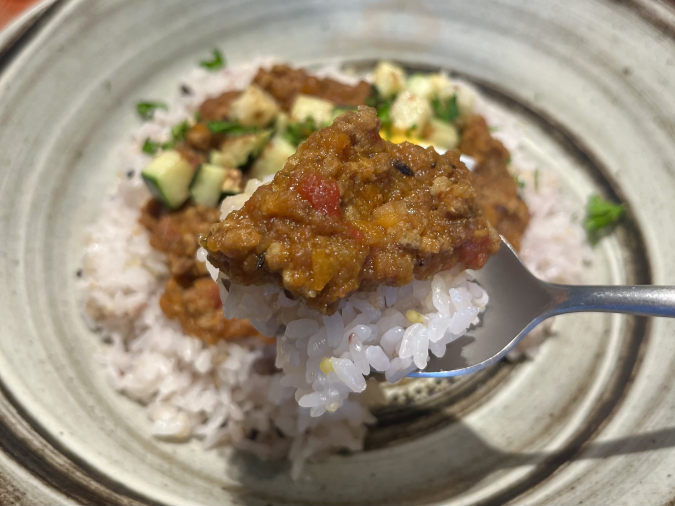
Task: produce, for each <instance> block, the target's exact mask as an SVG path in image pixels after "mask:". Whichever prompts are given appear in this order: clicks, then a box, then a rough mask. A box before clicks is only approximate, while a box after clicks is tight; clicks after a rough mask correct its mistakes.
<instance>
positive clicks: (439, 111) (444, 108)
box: [431, 95, 459, 123]
mask: <svg viewBox="0 0 675 506" xmlns="http://www.w3.org/2000/svg"><path fill="white" fill-rule="evenodd" d="M431 108H432V109H433V111H434V116H436V117H437V118H438V119H440V120H441V121H445V122H446V123H452V122H453V121H455V120H456V119H457V118H459V106H458V105H457V95H453V96H451V97H449V98H446V99H442V98H440V97H434V98H432V99H431Z"/></svg>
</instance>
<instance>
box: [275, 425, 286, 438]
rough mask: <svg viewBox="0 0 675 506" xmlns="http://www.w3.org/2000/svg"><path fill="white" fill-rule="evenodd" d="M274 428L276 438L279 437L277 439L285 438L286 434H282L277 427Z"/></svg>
mask: <svg viewBox="0 0 675 506" xmlns="http://www.w3.org/2000/svg"><path fill="white" fill-rule="evenodd" d="M275 428H276V429H277V436H279V437H281V438H285V437H286V434H284V433H283V432H281V429H280V428H279V427H275Z"/></svg>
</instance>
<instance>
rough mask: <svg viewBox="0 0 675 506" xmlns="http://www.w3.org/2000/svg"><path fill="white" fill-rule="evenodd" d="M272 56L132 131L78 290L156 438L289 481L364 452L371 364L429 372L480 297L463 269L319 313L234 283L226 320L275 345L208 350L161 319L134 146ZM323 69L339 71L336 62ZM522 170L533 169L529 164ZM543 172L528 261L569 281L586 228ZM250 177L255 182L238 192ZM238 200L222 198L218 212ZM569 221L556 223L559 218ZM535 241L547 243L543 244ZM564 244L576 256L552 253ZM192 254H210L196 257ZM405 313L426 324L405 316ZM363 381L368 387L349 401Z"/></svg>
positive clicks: (107, 366) (526, 243) (186, 84)
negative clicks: (189, 444)
mask: <svg viewBox="0 0 675 506" xmlns="http://www.w3.org/2000/svg"><path fill="white" fill-rule="evenodd" d="M271 63H272V60H270V59H264V60H257V61H254V62H252V63H250V64H247V65H240V66H229V67H227V68H225V69H223V70H221V71H218V72H208V71H206V70H204V69H201V68H197V69H194V70H193V71H192V73H191V74H190V75H188V76H187V77H186V78H185V79H184V80H183V81H182V83H181V84H182V88H183V92H182V93H181V94H179V95H177V97H176V98H175V100H174V101H173V102H172V103H171V104H170V106H169V108H168V110H167V111H163V110H158V111H157V112H156V113H155V115H154V118H153V119H152V120H151V121H148V122H145V123H143V125H141V126H140V128H139V129H138V131H137V132H136V134H135V135H134V136H133V138H132V142H131V144H130V145H129V146H126V147H125V148H124V150H123V152H122V153H121V155H122V156H121V158H122V159H121V160H120V167H123V168H124V169H125V173H120V175H119V178H120V180H119V183H118V185H117V187H116V188H115V191H114V193H113V194H111V195H110V196H109V198H108V199H107V200H106V201H105V202H104V203H103V206H102V212H101V216H100V217H99V219H98V221H97V222H96V223H95V224H94V225H93V226H92V227H91V228H90V229H89V230H88V241H87V243H88V245H87V247H86V249H85V254H84V260H83V269H82V277H81V279H80V288H81V290H82V301H83V314H84V317H85V318H86V319H87V321H88V322H89V323H90V324H91V326H92V328H95V329H96V330H97V331H98V332H99V333H100V335H101V336H102V337H103V339H104V340H105V341H106V342H107V343H108V344H107V345H106V347H105V351H104V352H103V354H102V355H101V356H99V357H97V359H98V360H99V361H100V363H101V365H102V366H103V369H104V371H105V374H106V377H107V379H108V381H109V383H110V385H111V386H112V387H113V388H115V389H116V390H118V391H119V392H121V393H123V394H124V395H126V396H128V397H130V398H131V399H133V400H135V401H137V402H139V403H141V404H142V405H143V406H144V407H145V411H146V413H147V415H148V417H149V418H150V419H151V420H152V422H153V428H152V433H153V435H155V436H157V437H160V438H163V439H169V440H178V441H181V440H185V439H187V438H190V437H197V438H201V439H202V440H203V441H204V444H205V446H206V447H207V448H211V447H214V446H218V445H223V444H229V445H232V446H234V447H235V448H238V449H240V450H244V451H249V452H253V453H256V454H257V455H258V456H260V457H261V458H278V457H287V458H288V459H290V460H291V462H292V476H293V477H298V476H299V475H300V473H301V470H302V466H303V463H304V462H305V461H306V460H307V459H308V458H311V457H312V456H315V455H319V454H322V453H325V452H327V451H332V450H334V449H338V448H346V449H349V450H352V451H357V450H360V449H362V448H363V440H364V437H365V433H366V427H367V425H368V424H370V423H373V422H374V421H375V419H374V417H373V415H372V414H371V413H370V411H369V409H368V407H367V406H366V405H365V403H364V398H365V397H367V396H368V395H367V394H368V392H369V391H370V390H371V389H372V388H378V387H377V385H375V384H374V383H373V381H372V380H369V381H368V382H367V383H366V382H365V379H364V374H365V373H366V368H368V369H370V367H371V366H372V367H373V368H374V369H376V370H379V371H384V372H385V375H386V376H387V379H389V380H390V381H395V380H396V379H398V378H400V377H403V376H404V375H405V374H407V373H408V372H409V371H410V370H412V369H413V368H416V367H422V366H424V365H425V363H426V359H427V356H428V353H429V352H431V353H434V354H436V355H439V356H440V355H442V353H443V352H444V351H445V346H446V345H447V343H449V342H450V341H452V340H453V339H456V338H457V337H459V335H462V333H464V332H465V331H466V329H467V328H468V327H469V326H470V325H471V324H473V323H476V321H477V318H478V315H479V313H480V312H481V311H482V310H483V309H484V308H485V305H486V303H487V294H486V293H485V292H484V291H483V290H482V289H481V288H480V287H479V286H478V285H477V284H476V283H474V282H472V280H471V273H470V272H468V271H465V272H457V271H454V270H453V271H450V272H445V273H440V274H437V275H436V276H435V277H434V278H433V279H432V280H430V281H414V282H413V283H411V284H410V285H408V286H405V287H401V288H391V287H381V288H380V289H378V291H376V292H373V293H370V294H364V293H357V294H353V295H352V296H351V297H350V298H348V299H347V300H345V301H343V302H342V303H341V305H340V308H339V311H338V312H337V313H336V314H335V315H332V316H330V317H326V316H321V315H319V314H318V313H316V312H314V311H311V310H308V309H307V308H305V307H304V306H302V305H300V304H297V303H296V302H295V301H292V300H290V299H288V298H286V297H285V296H284V295H283V293H282V292H281V291H280V290H278V289H276V288H272V287H264V288H263V287H242V286H237V285H234V284H231V285H230V287H229V290H228V291H227V293H223V294H222V295H223V300H224V302H225V303H224V311H225V312H226V316H227V317H232V316H237V317H242V318H246V317H250V318H253V319H254V320H255V324H256V325H257V326H258V328H260V329H262V330H263V331H265V332H266V333H270V332H274V331H276V330H277V329H280V330H283V336H282V337H280V338H279V339H278V340H277V344H276V349H275V347H274V346H270V345H266V344H264V343H263V342H262V341H261V340H259V339H247V340H241V341H237V342H219V343H217V344H215V345H212V346H208V345H205V344H203V343H202V342H201V341H200V340H198V339H196V338H193V337H191V336H188V335H186V334H184V333H183V331H182V328H181V326H180V324H179V323H178V322H176V321H172V320H169V319H167V318H166V316H165V315H164V314H163V312H162V311H161V308H160V307H159V297H160V295H161V293H162V289H163V286H164V283H165V281H166V279H167V277H168V275H169V273H168V271H167V267H166V265H165V263H164V255H163V254H162V253H160V252H158V251H156V250H154V249H153V248H152V247H151V246H150V244H149V235H148V232H147V231H146V230H145V229H144V228H143V227H141V226H140V225H139V224H138V218H139V216H140V210H141V206H142V205H143V204H144V203H145V201H146V200H147V199H148V198H149V197H150V195H149V193H148V191H147V190H146V188H145V185H144V184H143V182H142V180H141V177H140V172H141V170H142V169H143V168H144V167H145V166H146V165H147V163H149V161H150V157H149V156H147V155H145V154H143V153H142V151H141V146H142V144H143V142H144V140H145V139H146V138H150V139H151V140H152V141H155V142H163V141H166V140H168V139H169V138H170V135H171V134H170V130H171V127H172V126H173V125H175V124H176V123H179V122H180V121H182V120H184V119H186V118H188V117H190V116H191V115H192V114H193V113H194V111H195V110H196V109H197V107H198V105H199V104H200V103H201V102H203V101H204V100H205V99H206V98H208V97H210V96H214V95H217V94H219V93H222V92H224V91H227V90H229V89H235V88H242V87H245V86H246V85H247V84H248V83H249V82H250V80H251V79H252V78H253V76H254V75H255V73H256V72H257V70H258V68H259V67H261V66H269V65H270V64H271ZM323 73H324V74H329V75H331V77H333V78H339V77H340V76H341V75H342V74H340V73H339V71H337V70H336V69H335V68H328V69H325V70H324V72H323ZM343 77H344V78H345V80H347V81H349V80H350V79H353V77H351V76H343ZM186 89H187V90H189V93H185V90H186ZM479 106H481V104H480V102H479ZM481 107H483V106H481ZM480 112H481V113H482V114H484V115H485V116H486V117H487V119H488V120H489V121H490V122H491V123H492V124H494V125H496V126H499V127H500V131H499V135H501V136H505V138H502V139H501V140H502V141H503V142H505V144H506V145H507V147H508V148H509V149H510V150H511V151H512V153H513V154H514V159H515V160H518V158H517V155H518V146H517V140H516V139H517V132H516V129H510V128H507V127H508V125H505V121H503V119H502V118H499V117H497V116H494V117H493V114H492V111H490V110H489V108H487V107H486V106H485V107H484V110H481V111H480ZM524 164H525V163H524V161H523V162H522V165H521V162H518V165H519V166H521V167H522V166H524ZM128 168H132V169H133V170H131V171H128V170H127V169H128ZM521 174H522V176H523V177H524V178H527V177H530V178H531V177H532V171H525V172H523V173H521ZM544 176H545V177H542V178H540V184H539V190H538V192H536V194H535V192H534V190H533V188H532V186H533V185H527V186H526V187H525V188H524V190H523V197H524V199H525V200H526V202H527V204H528V206H530V209H531V212H532V220H531V222H530V226H529V227H528V230H527V232H526V234H525V236H524V238H523V257H524V259H525V261H526V263H527V264H528V266H529V267H530V268H534V269H535V271H536V272H537V273H538V274H539V275H540V276H541V277H543V278H545V279H552V278H551V277H552V276H554V279H555V280H557V281H568V282H569V281H575V280H577V277H578V276H580V272H581V266H582V263H583V261H584V259H585V258H586V256H585V254H584V253H583V252H584V251H586V250H587V248H588V246H587V245H586V243H585V239H584V236H583V230H582V229H581V227H580V226H579V225H578V224H574V223H572V220H571V215H572V212H574V210H575V207H574V204H570V203H569V202H567V201H566V200H565V199H564V198H563V196H562V195H561V193H560V189H559V185H558V183H557V181H556V180H555V178H554V177H553V176H549V175H548V174H544ZM257 184H260V182H251V183H250V185H249V187H247V188H246V193H247V194H250V193H252V192H253V191H254V190H255V187H256V185H257ZM246 198H247V195H241V196H235V197H231V198H228V199H226V200H225V201H224V204H223V212H229V211H230V210H232V209H234V207H235V206H238V205H239V206H240V205H243V202H244V201H245V199H246ZM565 220H567V221H566V225H565V227H561V226H559V224H560V223H561V222H563V221H565ZM553 224H555V226H552V225H553ZM542 238H545V240H546V241H549V242H548V243H546V244H543V245H542V243H541V240H542ZM560 248H564V250H565V251H568V252H569V251H571V250H575V251H578V252H579V254H578V255H571V256H570V255H568V256H567V257H565V256H560V255H558V254H557V252H558V251H559V250H560ZM575 248H576V249H575ZM200 256H201V257H200V260H202V261H203V260H205V255H204V253H203V252H202V253H200ZM563 257H564V258H563ZM212 274H214V275H215V276H216V277H217V276H218V273H217V272H213V273H212ZM220 286H221V287H223V288H222V289H223V290H224V286H223V284H222V283H220ZM247 308H248V309H247ZM408 310H414V311H416V313H413V315H414V316H415V318H420V317H422V318H423V319H422V321H424V322H425V325H423V324H421V323H414V324H413V323H412V322H411V321H409V320H408V319H407V318H406V316H405V315H406V313H407V311H408ZM415 318H414V319H415ZM284 326H285V328H284ZM446 331H447V332H446ZM350 336H353V337H352V338H351V339H350ZM322 363H323V368H322ZM275 364H276V366H277V367H278V368H280V369H281V371H276V370H275V369H274V367H273V366H274V365H275ZM364 389H365V392H364V393H365V394H366V395H360V396H356V395H354V393H355V392H357V391H363V390H364ZM350 394H351V395H350ZM298 403H300V405H299V404H298ZM338 407H339V409H337V408H338ZM319 415H320V416H319Z"/></svg>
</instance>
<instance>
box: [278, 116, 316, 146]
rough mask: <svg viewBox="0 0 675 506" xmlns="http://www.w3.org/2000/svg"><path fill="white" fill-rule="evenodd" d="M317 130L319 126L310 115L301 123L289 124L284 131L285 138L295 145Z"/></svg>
mask: <svg viewBox="0 0 675 506" xmlns="http://www.w3.org/2000/svg"><path fill="white" fill-rule="evenodd" d="M316 130H318V127H317V125H316V122H315V121H314V118H312V117H309V118H307V119H306V120H305V121H303V122H301V123H291V124H289V125H288V126H287V127H286V131H285V132H284V139H286V140H287V141H288V142H290V143H291V144H293V145H294V146H299V145H300V144H302V143H303V142H305V141H306V140H307V138H308V137H309V136H310V135H312V133H313V132H315V131H316Z"/></svg>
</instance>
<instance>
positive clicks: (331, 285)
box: [203, 107, 499, 314]
mask: <svg viewBox="0 0 675 506" xmlns="http://www.w3.org/2000/svg"><path fill="white" fill-rule="evenodd" d="M380 126H381V124H380V121H379V119H378V118H377V116H376V112H375V110H374V109H372V108H365V107H363V108H360V109H359V111H358V112H347V113H345V114H344V115H343V116H340V117H339V118H337V119H336V120H335V121H334V122H333V124H332V125H331V126H329V127H326V128H323V129H321V130H319V131H317V132H315V133H313V134H312V135H311V136H310V137H309V139H308V140H307V141H306V142H305V143H304V144H302V145H301V146H300V147H299V148H298V152H297V153H296V154H295V155H294V156H292V157H291V158H290V159H289V161H288V162H287V164H286V167H284V169H283V170H282V171H280V172H278V173H277V174H276V176H275V177H274V180H273V181H272V182H271V183H270V184H268V185H264V186H261V187H260V188H258V190H257V191H256V192H255V193H254V194H253V196H252V197H251V198H250V199H249V200H248V201H247V202H246V204H244V207H243V208H242V209H241V210H239V211H236V212H234V213H231V214H230V215H228V216H227V217H225V219H224V220H223V221H221V222H220V223H219V224H218V225H217V226H215V227H213V228H212V230H211V231H210V233H209V235H208V238H207V239H206V240H205V241H204V243H203V244H204V246H205V248H206V249H207V251H208V252H209V259H210V260H211V262H212V263H213V264H214V265H215V266H217V267H218V268H219V269H221V270H222V271H223V273H224V274H225V275H226V276H227V277H228V278H229V279H230V280H231V281H233V282H235V283H238V284H241V285H251V284H254V285H261V284H264V283H272V284H277V285H278V286H282V287H283V288H284V289H285V290H286V291H287V292H288V293H289V294H291V295H292V296H293V297H295V298H299V299H301V300H302V301H303V302H304V303H305V304H307V306H308V307H310V308H313V309H316V310H318V311H320V312H322V313H325V314H332V313H333V312H334V311H335V309H336V308H337V304H338V303H339V301H340V300H341V299H344V298H345V297H347V296H349V295H350V294H351V293H353V292H355V291H357V290H359V289H361V290H366V291H372V290H374V289H375V288H377V287H378V286H380V285H386V286H402V285H405V284H408V283H410V282H411V281H412V280H413V279H429V278H431V277H432V276H433V275H434V274H436V273H437V272H440V271H445V270H449V269H452V268H453V267H454V266H455V265H457V264H458V263H460V262H461V263H462V264H464V265H465V266H466V267H469V268H473V269H478V268H480V267H482V265H483V264H484V263H485V262H486V261H487V259H488V258H489V256H490V255H491V254H492V253H494V252H495V251H496V250H497V249H498V247H499V246H498V244H499V238H498V236H497V235H496V233H495V232H494V231H493V230H492V229H491V227H490V225H489V224H488V222H487V220H486V219H485V218H484V217H483V216H482V213H481V211H480V209H479V208H478V206H477V204H476V202H475V198H474V197H475V191H474V189H473V188H472V187H471V183H470V179H471V174H470V173H469V171H468V170H467V169H466V168H465V167H464V165H463V164H462V163H461V162H460V161H459V154H458V153H457V152H452V151H451V152H447V153H446V154H445V155H439V154H438V153H437V152H436V151H435V150H434V149H433V148H428V149H424V148H422V147H419V146H415V145H413V144H409V143H405V144H401V145H396V144H392V143H390V142H387V141H384V140H382V138H381V137H380V135H379V130H380Z"/></svg>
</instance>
